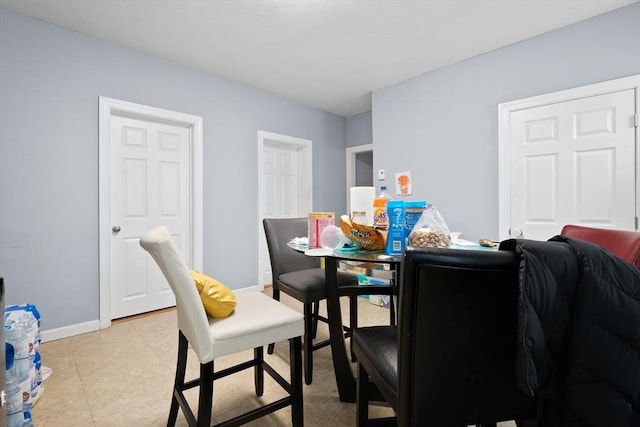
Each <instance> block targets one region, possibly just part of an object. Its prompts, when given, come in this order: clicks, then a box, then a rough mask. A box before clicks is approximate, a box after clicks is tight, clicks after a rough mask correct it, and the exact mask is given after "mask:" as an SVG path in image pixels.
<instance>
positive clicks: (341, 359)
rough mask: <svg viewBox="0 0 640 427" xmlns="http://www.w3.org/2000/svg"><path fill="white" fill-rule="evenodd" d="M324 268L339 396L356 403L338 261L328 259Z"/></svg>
mask: <svg viewBox="0 0 640 427" xmlns="http://www.w3.org/2000/svg"><path fill="white" fill-rule="evenodd" d="M324 268H325V280H326V286H327V318H328V320H329V339H330V341H331V355H332V357H333V370H334V372H335V375H336V383H337V386H338V394H339V395H340V401H341V402H349V403H354V402H355V401H356V381H355V378H354V376H353V372H352V371H351V365H350V364H349V358H348V357H347V348H346V346H345V344H344V335H343V329H342V313H341V311H340V296H339V294H338V260H337V259H336V258H334V257H326V258H325V265H324Z"/></svg>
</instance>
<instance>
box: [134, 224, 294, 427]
mask: <svg viewBox="0 0 640 427" xmlns="http://www.w3.org/2000/svg"><path fill="white" fill-rule="evenodd" d="M140 245H141V246H142V247H143V248H144V249H145V250H147V252H149V254H151V256H152V257H153V259H154V260H155V261H156V263H157V264H158V266H159V267H160V269H161V270H162V273H163V274H164V276H165V278H166V279H167V281H168V282H169V285H170V286H171V289H172V290H173V292H174V294H175V296H176V310H177V316H178V339H179V342H178V360H177V367H176V376H175V383H174V388H173V398H172V400H171V409H170V413H169V420H168V422H167V425H168V426H174V425H175V423H176V419H177V416H178V407H180V408H181V409H182V411H183V413H184V415H185V418H186V419H187V422H188V424H189V425H190V426H198V427H205V426H206V427H209V426H210V425H211V412H212V398H213V381H214V380H217V379H220V378H222V377H225V376H228V375H230V374H233V373H236V372H239V371H242V370H244V369H248V368H251V367H253V368H254V370H255V374H254V379H255V381H254V382H255V391H256V394H257V395H258V396H261V395H262V394H263V388H264V371H266V372H267V373H268V374H269V375H271V377H272V378H273V379H274V380H275V381H276V382H277V383H278V384H280V386H282V387H283V388H284V389H285V390H286V391H287V396H285V397H283V398H281V399H279V400H276V401H275V402H273V403H269V404H266V405H265V406H262V407H260V408H257V409H254V410H252V411H250V412H247V413H245V414H242V415H239V416H237V417H235V418H233V419H231V420H228V421H225V422H224V423H221V424H218V425H240V424H244V423H247V422H249V421H252V420H255V419H257V418H259V417H261V416H264V415H267V414H269V413H272V412H274V411H277V410H279V409H281V408H284V407H286V406H291V418H292V425H293V426H302V425H303V409H302V351H301V336H302V334H303V333H304V317H303V315H302V314H301V313H299V312H297V311H295V310H293V309H291V308H289V307H286V306H285V305H283V304H281V303H279V302H278V301H275V300H273V299H272V298H270V297H268V296H266V295H264V294H262V293H260V292H242V293H238V294H237V295H236V297H237V303H238V304H237V306H236V308H235V310H234V312H233V313H232V314H231V315H230V316H229V317H225V318H213V317H209V316H207V314H206V312H205V310H204V307H203V304H202V300H201V299H200V296H199V295H198V291H197V290H196V287H195V285H194V282H193V279H192V278H191V275H190V273H189V269H188V268H187V265H186V264H185V261H184V259H183V258H182V256H181V255H180V253H179V252H178V250H177V248H176V246H175V243H174V241H173V237H172V236H171V234H170V233H169V230H168V229H167V228H166V227H165V226H158V227H156V228H154V229H153V230H151V231H149V232H147V233H146V234H145V235H144V236H142V237H141V239H140ZM283 340H289V342H290V351H289V354H290V375H291V380H290V382H287V381H286V380H285V379H284V378H283V377H282V376H281V375H280V374H278V373H277V372H276V371H275V370H274V369H273V368H272V367H271V366H270V365H269V364H268V363H267V362H266V361H265V360H264V357H263V355H264V353H263V346H264V345H267V344H269V343H273V342H278V341H283ZM189 345H191V347H192V348H193V351H194V352H195V354H196V355H197V357H198V360H199V362H200V377H199V378H197V379H194V380H191V381H188V382H185V381H184V379H185V371H186V365H187V352H188V347H189ZM249 349H254V352H253V353H254V357H253V359H251V360H249V361H247V362H244V363H240V364H238V365H235V366H233V367H229V368H227V369H224V370H221V371H219V372H214V367H213V362H214V359H215V358H217V357H220V356H225V355H229V354H233V353H237V352H240V351H244V350H249ZM193 387H199V388H200V390H199V402H198V415H197V418H196V417H195V415H194V413H193V411H192V410H191V408H190V406H189V403H188V401H187V399H186V398H185V395H184V391H185V390H188V389H191V388H193Z"/></svg>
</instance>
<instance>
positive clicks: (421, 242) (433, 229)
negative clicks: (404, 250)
mask: <svg viewBox="0 0 640 427" xmlns="http://www.w3.org/2000/svg"><path fill="white" fill-rule="evenodd" d="M407 243H408V245H409V246H415V247H429V248H448V247H449V246H451V232H450V231H449V227H448V226H447V223H446V222H445V220H444V218H443V217H442V215H440V212H439V211H438V209H437V208H436V207H435V206H433V205H429V206H427V208H426V209H425V210H424V212H422V215H420V218H419V219H418V222H417V223H416V225H415V226H414V227H413V230H411V233H410V234H409V241H408V242H407Z"/></svg>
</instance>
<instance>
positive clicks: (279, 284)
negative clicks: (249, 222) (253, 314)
mask: <svg viewBox="0 0 640 427" xmlns="http://www.w3.org/2000/svg"><path fill="white" fill-rule="evenodd" d="M262 223H263V226H264V232H265V236H266V238H267V247H268V249H269V257H270V260H271V273H272V280H273V282H272V284H273V298H274V299H276V300H280V292H284V293H285V294H287V295H289V296H291V297H293V298H295V299H296V300H298V301H300V302H302V304H303V312H304V322H305V323H304V326H305V327H304V338H303V346H302V352H303V366H304V378H305V382H306V383H307V384H311V382H312V380H313V352H314V351H316V350H319V349H321V348H323V347H326V346H328V345H329V344H330V341H329V340H324V341H321V342H317V343H314V342H313V340H314V338H315V337H316V331H317V326H318V320H320V321H322V322H325V323H327V318H326V317H324V316H321V315H320V312H319V311H320V310H319V307H320V301H322V300H324V299H326V297H327V294H326V286H325V271H324V269H322V268H321V267H320V258H319V257H311V256H306V255H304V254H303V253H300V252H296V251H295V250H293V249H291V248H289V247H288V246H287V243H288V242H290V241H291V240H292V239H294V238H295V237H304V236H306V235H307V224H308V221H307V218H265V219H263V221H262ZM338 285H339V286H354V287H355V286H357V285H358V280H357V278H356V277H355V276H354V275H352V274H348V273H344V272H338ZM356 298H357V297H355V296H354V297H352V298H350V300H349V311H350V326H354V325H356V324H357V313H358V305H357V299H356ZM350 330H351V328H346V331H345V332H346V334H347V335H346V336H350ZM268 352H269V353H272V352H273V345H271V346H269V348H268Z"/></svg>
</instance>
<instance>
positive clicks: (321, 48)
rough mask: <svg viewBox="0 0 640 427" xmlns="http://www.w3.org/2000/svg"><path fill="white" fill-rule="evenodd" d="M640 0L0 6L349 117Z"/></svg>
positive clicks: (26, 0)
mask: <svg viewBox="0 0 640 427" xmlns="http://www.w3.org/2000/svg"><path fill="white" fill-rule="evenodd" d="M637 1H638V0H0V7H5V8H7V9H10V10H13V11H16V12H19V13H23V14H25V15H30V16H33V17H36V18H39V19H42V20H44V21H47V22H50V23H53V24H57V25H60V26H63V27H66V28H70V29H73V30H76V31H79V32H81V33H85V34H89V35H92V36H95V37H98V38H101V39H105V40H109V41H111V42H114V43H118V44H121V45H124V46H128V47H131V48H133V49H137V50H140V51H143V52H148V53H150V54H153V55H157V56H160V57H163V58H167V59H170V60H173V61H176V62H179V63H182V64H185V65H188V66H190V67H193V68H197V69H200V70H204V71H207V72H211V73H214V74H217V75H219V76H223V77H226V78H228V79H231V80H234V81H237V82H241V83H245V84H248V85H250V86H254V87H256V88H260V89H264V90H266V91H269V92H272V93H275V94H278V95H281V96H284V97H286V98H289V99H292V100H294V101H297V102H300V103H302V104H306V105H310V106H313V107H317V108H320V109H323V110H326V111H330V112H333V113H336V114H339V115H342V116H345V117H349V116H352V115H355V114H359V113H361V112H365V111H369V110H370V108H371V92H372V91H373V90H376V89H379V88H382V87H385V86H388V85H391V84H394V83H397V82H400V81H403V80H406V79H408V78H410V77H413V76H416V75H419V74H422V73H425V72H428V71H431V70H434V69H437V68H440V67H443V66H446V65H449V64H452V63H455V62H458V61H461V60H464V59H466V58H470V57H473V56H476V55H479V54H482V53H484V52H488V51H491V50H494V49H498V48H500V47H503V46H507V45H510V44H513V43H517V42H519V41H522V40H525V39H527V38H530V37H534V36H536V35H539V34H542V33H545V32H548V31H550V30H553V29H556V28H560V27H563V26H566V25H569V24H572V23H575V22H578V21H581V20H584V19H587V18H590V17H592V16H595V15H599V14H601V13H604V12H607V11H610V10H613V9H617V8H619V7H622V6H626V5H628V4H631V3H635V2H637ZM585 42H586V41H585Z"/></svg>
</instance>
